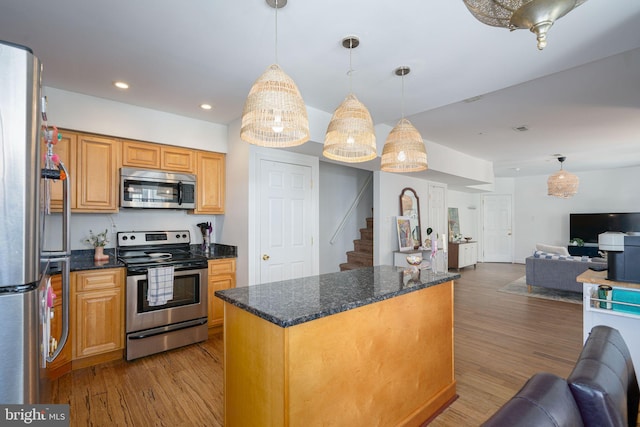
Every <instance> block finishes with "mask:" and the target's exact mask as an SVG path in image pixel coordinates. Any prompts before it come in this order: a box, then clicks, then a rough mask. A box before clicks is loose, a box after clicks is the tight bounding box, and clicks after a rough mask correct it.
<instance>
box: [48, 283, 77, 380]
mask: <svg viewBox="0 0 640 427" xmlns="http://www.w3.org/2000/svg"><path fill="white" fill-rule="evenodd" d="M51 287H52V288H53V292H54V293H55V294H56V299H55V300H54V301H53V307H52V311H53V318H52V319H51V336H52V337H53V338H55V339H56V341H58V343H60V339H61V338H62V304H63V299H62V275H60V274H56V275H54V276H51ZM64 303H65V304H69V301H65V302H64ZM71 340H72V339H71V334H69V336H68V338H67V343H66V344H65V346H64V347H63V348H62V351H60V354H59V355H58V357H56V359H55V360H54V361H53V362H51V363H49V364H47V376H48V377H49V378H50V379H55V378H58V377H60V376H62V375H64V374H66V373H67V372H69V371H71Z"/></svg>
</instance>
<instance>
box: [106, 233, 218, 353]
mask: <svg viewBox="0 0 640 427" xmlns="http://www.w3.org/2000/svg"><path fill="white" fill-rule="evenodd" d="M117 240H118V242H117V248H118V259H119V260H120V261H122V262H124V263H125V264H126V266H127V286H126V288H127V290H126V323H125V325H126V334H127V339H126V344H127V350H126V357H127V360H132V359H136V358H138V357H143V356H147V355H150V354H154V353H159V352H162V351H165V350H170V349H173V348H177V347H181V346H184V345H188V344H193V343H196V342H199V341H204V340H206V339H207V335H208V328H207V278H208V276H207V271H208V269H207V259H206V258H205V257H203V256H201V255H196V254H194V253H192V252H191V251H190V243H191V235H190V233H189V231H187V230H177V231H144V232H119V233H117Z"/></svg>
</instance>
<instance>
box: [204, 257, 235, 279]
mask: <svg viewBox="0 0 640 427" xmlns="http://www.w3.org/2000/svg"><path fill="white" fill-rule="evenodd" d="M235 272H236V260H235V258H230V259H216V260H211V261H209V276H216V275H219V274H230V273H235Z"/></svg>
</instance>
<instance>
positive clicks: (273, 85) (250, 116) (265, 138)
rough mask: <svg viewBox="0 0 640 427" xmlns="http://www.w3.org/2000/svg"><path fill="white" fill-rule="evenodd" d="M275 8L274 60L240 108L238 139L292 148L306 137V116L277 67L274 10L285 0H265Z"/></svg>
mask: <svg viewBox="0 0 640 427" xmlns="http://www.w3.org/2000/svg"><path fill="white" fill-rule="evenodd" d="M266 2H267V4H268V5H269V6H271V7H273V8H274V9H275V15H276V18H275V33H276V36H275V58H276V63H275V64H272V65H270V66H269V67H267V69H266V71H265V72H264V73H263V74H262V75H261V76H260V77H258V80H256V82H255V83H254V84H253V86H252V87H251V90H250V91H249V95H248V96H247V100H246V102H245V104H244V110H243V111H242V127H241V129H240V138H241V139H242V140H243V141H246V142H249V143H251V144H255V145H259V146H261V147H275V148H283V147H294V146H296V145H301V144H304V143H305V142H307V141H308V140H309V119H308V117H307V107H306V106H305V105H304V101H303V100H302V96H301V95H300V91H299V90H298V87H297V86H296V84H295V82H294V81H293V80H292V79H291V77H289V76H288V75H287V74H286V73H285V72H284V71H282V69H281V68H280V67H279V66H278V64H277V63H278V9H279V8H281V7H284V6H285V5H286V4H287V1H286V0H266Z"/></svg>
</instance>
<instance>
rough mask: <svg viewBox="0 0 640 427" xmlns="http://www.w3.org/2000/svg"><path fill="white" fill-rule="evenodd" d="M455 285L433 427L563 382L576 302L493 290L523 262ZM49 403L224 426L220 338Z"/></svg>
mask: <svg viewBox="0 0 640 427" xmlns="http://www.w3.org/2000/svg"><path fill="white" fill-rule="evenodd" d="M461 275H462V278H461V279H460V280H458V281H456V283H455V373H456V380H457V392H458V394H459V398H458V399H457V400H456V401H455V402H454V403H453V404H452V405H451V406H450V407H449V408H448V409H446V410H445V411H444V412H443V413H442V414H440V415H439V416H438V417H437V418H436V419H435V420H434V421H433V422H432V423H431V424H430V425H431V426H447V427H449V426H456V427H457V426H477V425H479V424H481V423H482V422H483V421H484V420H486V419H487V418H488V417H489V416H490V415H491V414H492V413H493V412H495V411H496V410H497V409H498V408H499V407H500V406H501V405H502V404H503V403H504V402H506V401H507V400H508V399H509V398H510V397H511V396H512V395H513V394H515V393H516V392H517V391H518V390H519V389H520V387H522V385H523V384H524V382H525V381H526V380H527V379H528V378H529V377H530V376H531V375H533V374H534V373H536V372H539V371H546V372H551V373H554V374H556V375H559V376H561V377H565V378H566V377H567V376H568V375H569V373H570V372H571V369H572V367H573V364H574V362H575V360H576V359H577V357H578V354H579V353H580V350H581V348H582V306H581V305H579V304H571V303H564V302H556V301H548V300H540V299H536V298H529V297H525V296H518V295H512V294H507V293H503V292H497V290H498V289H499V288H501V287H502V286H504V285H505V284H507V283H509V282H511V281H513V280H515V279H517V278H519V277H521V276H524V265H519V264H479V265H478V267H477V269H476V270H474V269H473V268H466V269H463V270H462V271H461ZM53 396H54V399H55V403H68V404H70V414H71V425H72V426H89V425H93V426H127V425H128V426H221V425H223V407H222V402H223V396H222V337H221V336H220V335H217V336H214V337H212V338H210V339H209V340H208V341H207V342H205V343H201V344H196V345H192V346H189V347H186V348H182V349H177V350H173V351H170V352H166V353H163V354H159V355H154V356H149V357H146V358H143V359H139V360H136V361H133V362H125V361H118V362H111V363H107V364H104V365H101V366H98V367H92V368H87V369H83V370H79V371H75V372H73V373H71V374H68V375H66V376H64V377H62V378H60V379H59V380H58V381H56V382H55V383H54V390H53Z"/></svg>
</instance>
